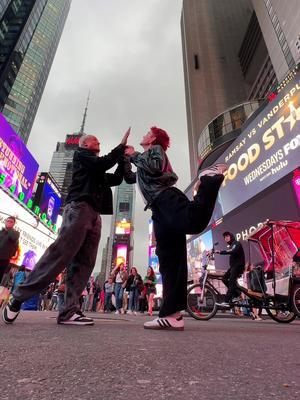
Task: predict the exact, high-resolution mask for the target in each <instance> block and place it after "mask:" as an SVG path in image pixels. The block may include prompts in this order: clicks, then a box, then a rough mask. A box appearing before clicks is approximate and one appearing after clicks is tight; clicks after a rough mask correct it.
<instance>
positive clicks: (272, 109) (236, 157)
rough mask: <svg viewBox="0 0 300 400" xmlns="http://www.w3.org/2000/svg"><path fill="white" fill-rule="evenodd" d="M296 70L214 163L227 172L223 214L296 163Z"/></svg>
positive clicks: (299, 82) (299, 96)
mask: <svg viewBox="0 0 300 400" xmlns="http://www.w3.org/2000/svg"><path fill="white" fill-rule="evenodd" d="M299 160H300V73H297V75H296V76H295V77H294V79H293V80H291V81H290V83H289V84H288V85H287V86H286V87H285V88H284V89H283V90H282V91H281V92H280V93H279V94H278V96H277V97H276V99H274V100H273V101H272V102H271V103H269V104H268V105H267V106H266V107H265V108H264V110H263V111H262V112H260V113H259V114H258V116H257V117H256V118H255V119H254V120H253V121H252V122H251V124H249V125H248V126H247V127H246V128H244V129H242V133H241V134H240V135H239V136H238V138H237V139H236V140H235V141H234V142H233V143H232V144H231V145H230V146H229V147H228V149H226V151H225V152H224V154H223V155H222V156H221V157H220V158H219V159H218V160H217V162H221V163H224V162H225V163H226V164H227V165H228V171H227V173H225V180H224V182H223V184H222V187H221V190H220V199H221V204H222V207H223V214H224V215H226V214H227V213H228V212H230V211H232V210H234V209H235V208H237V207H238V206H240V205H241V204H243V203H244V202H245V201H247V200H249V199H250V198H252V197H254V196H255V195H257V194H258V193H260V192H262V191H263V190H264V189H266V188H267V187H269V186H271V185H272V184H273V183H275V182H277V181H278V180H279V179H281V178H283V177H284V176H286V175H287V174H288V173H289V172H291V171H293V170H294V169H295V168H297V167H299V165H300V162H299Z"/></svg>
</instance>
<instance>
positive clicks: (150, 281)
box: [144, 266, 156, 317]
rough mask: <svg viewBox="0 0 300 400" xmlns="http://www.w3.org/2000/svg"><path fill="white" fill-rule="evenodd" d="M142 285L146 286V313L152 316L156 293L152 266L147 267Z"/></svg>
mask: <svg viewBox="0 0 300 400" xmlns="http://www.w3.org/2000/svg"><path fill="white" fill-rule="evenodd" d="M144 286H145V288H146V290H145V291H146V298H147V302H148V314H149V315H150V316H151V317H152V314H153V304H154V296H155V294H156V275H155V272H154V269H153V268H152V267H150V266H149V267H148V269H147V275H146V276H145V279H144Z"/></svg>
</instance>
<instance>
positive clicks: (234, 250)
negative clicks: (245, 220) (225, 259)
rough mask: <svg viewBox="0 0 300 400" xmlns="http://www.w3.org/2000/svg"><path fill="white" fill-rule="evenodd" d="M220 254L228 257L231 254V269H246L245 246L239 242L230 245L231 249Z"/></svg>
mask: <svg viewBox="0 0 300 400" xmlns="http://www.w3.org/2000/svg"><path fill="white" fill-rule="evenodd" d="M220 254H223V255H228V254H229V265H230V268H240V269H244V268H245V253H244V249H243V246H242V245H241V243H240V242H238V241H237V240H233V241H232V242H230V243H229V248H228V249H227V250H223V251H221V252H220Z"/></svg>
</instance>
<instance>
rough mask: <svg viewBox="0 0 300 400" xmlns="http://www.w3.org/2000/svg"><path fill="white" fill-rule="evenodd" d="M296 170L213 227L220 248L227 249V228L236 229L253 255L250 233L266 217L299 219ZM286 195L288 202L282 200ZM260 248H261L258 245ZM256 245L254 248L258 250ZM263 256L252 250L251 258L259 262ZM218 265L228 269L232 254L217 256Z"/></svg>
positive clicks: (246, 252)
mask: <svg viewBox="0 0 300 400" xmlns="http://www.w3.org/2000/svg"><path fill="white" fill-rule="evenodd" d="M294 182H295V174H294V173H291V174H288V176H287V177H285V178H283V179H282V180H281V181H279V182H277V184H276V185H274V186H273V187H272V188H270V189H269V190H266V191H264V193H261V194H260V195H259V196H257V197H256V199H255V200H252V201H251V202H248V203H247V204H246V205H245V206H244V207H243V208H241V209H239V210H238V211H237V212H233V213H232V214H230V215H229V216H225V217H224V218H223V220H222V222H221V223H220V224H219V225H217V226H216V227H215V228H214V229H212V234H213V241H214V243H215V242H218V243H219V244H218V246H216V248H218V249H220V250H224V249H225V248H226V243H225V241H224V238H223V232H225V231H229V232H232V233H233V234H234V235H235V237H236V238H237V240H239V241H240V242H241V243H242V245H243V247H244V250H245V255H246V259H247V260H248V258H249V248H248V242H247V237H248V236H249V235H250V234H251V233H252V232H253V231H254V230H255V229H257V228H258V227H259V226H260V225H261V224H262V223H263V222H264V221H266V220H267V219H270V220H296V221H297V220H299V218H300V207H299V204H298V201H297V197H296V196H297V193H295V190H294V188H293V186H294ZM282 199H284V205H283V203H282ZM256 250H257V249H256ZM256 250H255V249H253V250H252V251H256ZM261 259H262V257H261V255H260V253H259V252H255V253H252V255H251V260H252V261H254V262H256V261H257V262H258V261H260V260H261ZM215 264H216V269H219V270H224V269H227V268H228V266H229V260H228V256H224V255H221V256H220V255H216V256H215Z"/></svg>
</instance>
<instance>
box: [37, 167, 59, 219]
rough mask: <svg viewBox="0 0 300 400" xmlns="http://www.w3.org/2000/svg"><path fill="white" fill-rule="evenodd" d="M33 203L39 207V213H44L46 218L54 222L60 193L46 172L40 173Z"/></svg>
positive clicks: (57, 211)
mask: <svg viewBox="0 0 300 400" xmlns="http://www.w3.org/2000/svg"><path fill="white" fill-rule="evenodd" d="M35 205H37V206H39V207H40V214H41V215H42V214H46V218H47V220H50V221H51V222H52V223H53V224H56V221H57V217H58V213H59V210H60V206H61V194H60V192H59V189H58V187H57V186H56V184H55V183H54V181H53V180H52V179H51V177H50V176H49V175H48V174H47V173H41V175H40V177H39V180H38V187H37V191H36V196H35Z"/></svg>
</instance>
